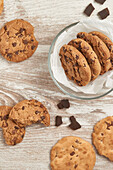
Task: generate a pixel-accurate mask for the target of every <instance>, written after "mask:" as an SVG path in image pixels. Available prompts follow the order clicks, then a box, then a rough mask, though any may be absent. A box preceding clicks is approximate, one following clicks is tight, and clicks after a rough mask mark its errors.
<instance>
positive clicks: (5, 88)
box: [0, 0, 113, 170]
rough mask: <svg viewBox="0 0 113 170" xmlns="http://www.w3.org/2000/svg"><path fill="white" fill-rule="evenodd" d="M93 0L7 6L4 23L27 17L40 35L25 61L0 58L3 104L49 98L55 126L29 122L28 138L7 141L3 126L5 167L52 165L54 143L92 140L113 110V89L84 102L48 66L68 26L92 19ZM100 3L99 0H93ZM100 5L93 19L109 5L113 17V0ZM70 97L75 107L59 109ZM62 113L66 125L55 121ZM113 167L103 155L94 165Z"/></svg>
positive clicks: (10, 2)
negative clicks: (72, 124) (72, 125)
mask: <svg viewBox="0 0 113 170" xmlns="http://www.w3.org/2000/svg"><path fill="white" fill-rule="evenodd" d="M89 2H93V0H87V1H86V0H71V1H65V0H32V1H31V0H5V6H4V11H3V13H2V15H1V16H0V25H1V27H2V25H3V24H4V23H5V22H7V21H10V20H12V19H15V18H23V19H25V20H27V21H29V22H31V23H32V24H33V25H34V27H35V35H36V38H37V40H39V47H38V49H37V51H36V53H35V54H34V55H33V56H32V57H31V58H29V59H28V60H26V61H24V62H21V63H11V62H7V61H6V60H5V59H3V58H2V57H1V58H0V69H1V71H0V72H1V75H0V104H1V105H10V106H13V105H14V104H15V103H17V102H19V101H21V100H23V99H32V98H35V99H37V100H39V101H41V102H43V103H44V104H45V105H46V106H47V108H48V110H49V113H50V115H51V126H50V127H48V128H45V127H44V126H40V125H32V126H30V127H27V129H26V135H25V138H24V140H23V142H22V143H20V144H18V145H16V146H7V145H6V144H5V143H4V139H3V137H2V130H0V136H1V138H0V170H5V169H6V170H26V169H27V170H49V169H50V166H49V164H50V150H51V147H52V146H53V145H54V144H55V143H56V142H57V141H58V140H59V139H61V138H62V137H64V136H68V135H73V136H79V137H82V138H83V139H85V140H87V141H89V142H90V143H91V133H92V130H93V125H94V124H95V123H96V122H97V121H99V120H100V119H101V118H104V117H106V116H108V115H112V114H113V100H112V98H113V93H110V94H109V95H107V96H106V97H104V98H101V99H98V100H92V101H82V100H76V99H73V98H69V96H66V95H65V94H63V93H62V92H61V91H60V90H59V89H58V88H57V87H56V85H55V84H54V82H53V81H52V79H51V77H50V74H49V71H48V64H47V60H48V51H49V47H50V44H51V42H52V40H53V39H54V37H55V36H56V34H57V33H58V32H59V31H60V30H61V29H63V28H64V27H65V26H67V25H69V24H71V23H73V22H76V21H79V20H82V19H87V17H86V16H84V15H83V14H82V12H83V10H84V8H85V7H86V6H87V5H88V4H89ZM93 3H94V2H93ZM94 6H95V8H96V10H95V11H94V13H93V14H92V16H91V18H92V19H98V17H97V12H98V11H99V10H101V9H103V8H104V7H109V9H110V12H111V15H110V16H109V17H108V18H107V20H111V21H113V14H112V11H113V1H112V0H107V2H106V3H105V4H104V5H99V4H96V3H94ZM63 98H68V99H69V100H70V103H71V107H70V108H69V109H67V110H58V108H57V106H56V105H57V103H58V101H59V100H60V99H63ZM56 115H61V116H62V117H63V118H65V119H64V124H63V125H62V126H60V127H58V128H56V127H55V126H54V124H55V121H54V120H55V116H56ZM71 115H75V117H76V118H77V120H78V122H79V123H80V124H81V125H82V128H81V129H79V130H76V131H72V130H71V129H68V128H67V124H68V117H69V116H71ZM104 169H106V170H107V169H108V170H112V169H113V163H111V162H110V161H108V160H107V159H106V158H104V157H102V156H99V155H98V154H97V161H96V165H95V168H94V170H104Z"/></svg>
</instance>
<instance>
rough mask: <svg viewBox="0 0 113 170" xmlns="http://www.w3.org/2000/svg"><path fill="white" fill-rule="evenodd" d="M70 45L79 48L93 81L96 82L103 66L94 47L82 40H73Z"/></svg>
mask: <svg viewBox="0 0 113 170" xmlns="http://www.w3.org/2000/svg"><path fill="white" fill-rule="evenodd" d="M68 44H69V45H72V46H73V47H75V48H77V49H78V50H79V51H80V52H81V53H82V54H83V55H84V57H85V58H86V60H87V62H88V64H89V66H90V69H91V80H95V79H96V78H97V77H98V76H99V74H100V72H101V65H100V63H99V60H98V57H97V55H96V53H95V52H94V51H93V49H92V47H91V46H90V45H89V44H88V43H87V42H86V41H84V40H83V39H80V38H77V39H74V40H71V41H70V42H69V43H68Z"/></svg>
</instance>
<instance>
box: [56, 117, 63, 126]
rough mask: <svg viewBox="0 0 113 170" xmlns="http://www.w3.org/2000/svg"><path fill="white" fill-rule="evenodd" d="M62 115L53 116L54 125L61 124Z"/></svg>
mask: <svg viewBox="0 0 113 170" xmlns="http://www.w3.org/2000/svg"><path fill="white" fill-rule="evenodd" d="M62 123H63V122H62V117H61V116H56V118H55V126H60V125H61V124H62Z"/></svg>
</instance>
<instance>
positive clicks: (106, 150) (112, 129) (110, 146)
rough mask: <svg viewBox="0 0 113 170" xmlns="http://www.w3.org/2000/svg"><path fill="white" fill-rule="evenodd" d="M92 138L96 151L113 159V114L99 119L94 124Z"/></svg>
mask: <svg viewBox="0 0 113 170" xmlns="http://www.w3.org/2000/svg"><path fill="white" fill-rule="evenodd" d="M92 140H93V144H94V145H95V147H96V149H97V151H98V153H99V154H100V155H103V156H105V157H107V158H109V159H110V160H111V161H113V116H110V117H106V118H104V119H102V120H100V121H99V122H98V123H97V124H96V125H95V126H94V132H93V134H92Z"/></svg>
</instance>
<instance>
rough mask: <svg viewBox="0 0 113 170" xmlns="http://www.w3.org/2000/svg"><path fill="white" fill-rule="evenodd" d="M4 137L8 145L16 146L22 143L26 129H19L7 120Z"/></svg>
mask: <svg viewBox="0 0 113 170" xmlns="http://www.w3.org/2000/svg"><path fill="white" fill-rule="evenodd" d="M3 135H4V139H5V142H6V144H7V145H16V144H17V143H20V142H22V140H23V138H24V135H25V127H19V126H18V125H17V124H15V123H14V122H13V121H12V120H10V119H8V120H7V126H6V127H4V128H3Z"/></svg>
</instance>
